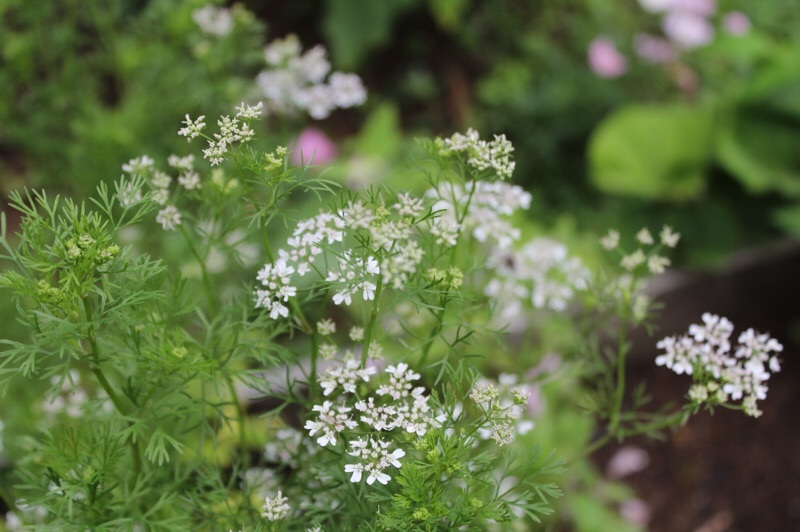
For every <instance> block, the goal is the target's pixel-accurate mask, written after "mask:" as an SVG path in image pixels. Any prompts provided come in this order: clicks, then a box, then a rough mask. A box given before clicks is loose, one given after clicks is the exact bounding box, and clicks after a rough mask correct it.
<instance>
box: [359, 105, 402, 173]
mask: <svg viewBox="0 0 800 532" xmlns="http://www.w3.org/2000/svg"><path fill="white" fill-rule="evenodd" d="M402 143H403V133H402V131H401V130H400V113H399V112H398V110H397V106H395V105H394V104H392V103H382V104H380V105H379V106H378V107H377V108H375V109H374V110H373V111H372V112H371V113H370V114H369V116H368V117H367V120H366V122H365V123H364V126H363V127H362V128H361V131H360V132H359V134H358V137H357V138H356V146H355V148H356V150H355V151H356V153H359V154H361V155H374V156H377V157H382V158H386V159H389V158H391V157H393V156H394V155H396V154H397V152H398V150H399V149H400V147H401V146H402Z"/></svg>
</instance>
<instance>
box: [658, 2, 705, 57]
mask: <svg viewBox="0 0 800 532" xmlns="http://www.w3.org/2000/svg"><path fill="white" fill-rule="evenodd" d="M662 27H663V29H664V33H665V34H666V35H667V37H669V38H670V39H671V40H672V41H673V42H675V44H677V45H678V46H681V47H683V48H698V47H700V46H703V45H704V44H708V43H709V42H710V41H711V39H713V38H714V28H713V27H712V26H711V24H709V22H708V20H706V19H705V17H703V16H701V15H697V14H695V13H690V12H688V11H673V12H672V13H669V14H668V15H667V16H665V17H664V20H663V21H662Z"/></svg>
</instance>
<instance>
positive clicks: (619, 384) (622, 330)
mask: <svg viewBox="0 0 800 532" xmlns="http://www.w3.org/2000/svg"><path fill="white" fill-rule="evenodd" d="M627 327H628V323H627V320H626V319H625V316H620V324H619V332H618V338H617V359H616V364H617V368H616V369H617V378H616V383H615V384H616V386H615V389H614V391H615V395H614V403H613V405H612V410H611V416H610V424H609V432H610V433H612V434H614V433H616V431H617V430H618V429H619V419H620V414H621V413H622V400H623V399H624V397H625V358H626V355H627V354H628V350H627V346H626V343H627V342H626V339H627V332H628V329H627Z"/></svg>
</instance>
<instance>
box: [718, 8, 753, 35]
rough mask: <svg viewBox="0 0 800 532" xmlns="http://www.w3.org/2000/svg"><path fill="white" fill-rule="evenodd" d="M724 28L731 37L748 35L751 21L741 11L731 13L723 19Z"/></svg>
mask: <svg viewBox="0 0 800 532" xmlns="http://www.w3.org/2000/svg"><path fill="white" fill-rule="evenodd" d="M722 27H723V28H725V31H727V32H728V33H730V34H731V35H737V36H739V35H746V34H748V33H749V32H750V27H751V24H750V19H749V18H747V15H745V14H744V13H742V12H741V11H731V12H730V13H728V14H726V15H725V17H724V18H723V19H722Z"/></svg>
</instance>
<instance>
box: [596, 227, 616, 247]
mask: <svg viewBox="0 0 800 532" xmlns="http://www.w3.org/2000/svg"><path fill="white" fill-rule="evenodd" d="M600 245H601V246H603V249H606V250H609V251H610V250H612V249H614V248H616V247H617V246H618V245H619V231H615V230H614V229H609V230H608V234H607V235H606V236H604V237H603V238H601V239H600Z"/></svg>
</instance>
